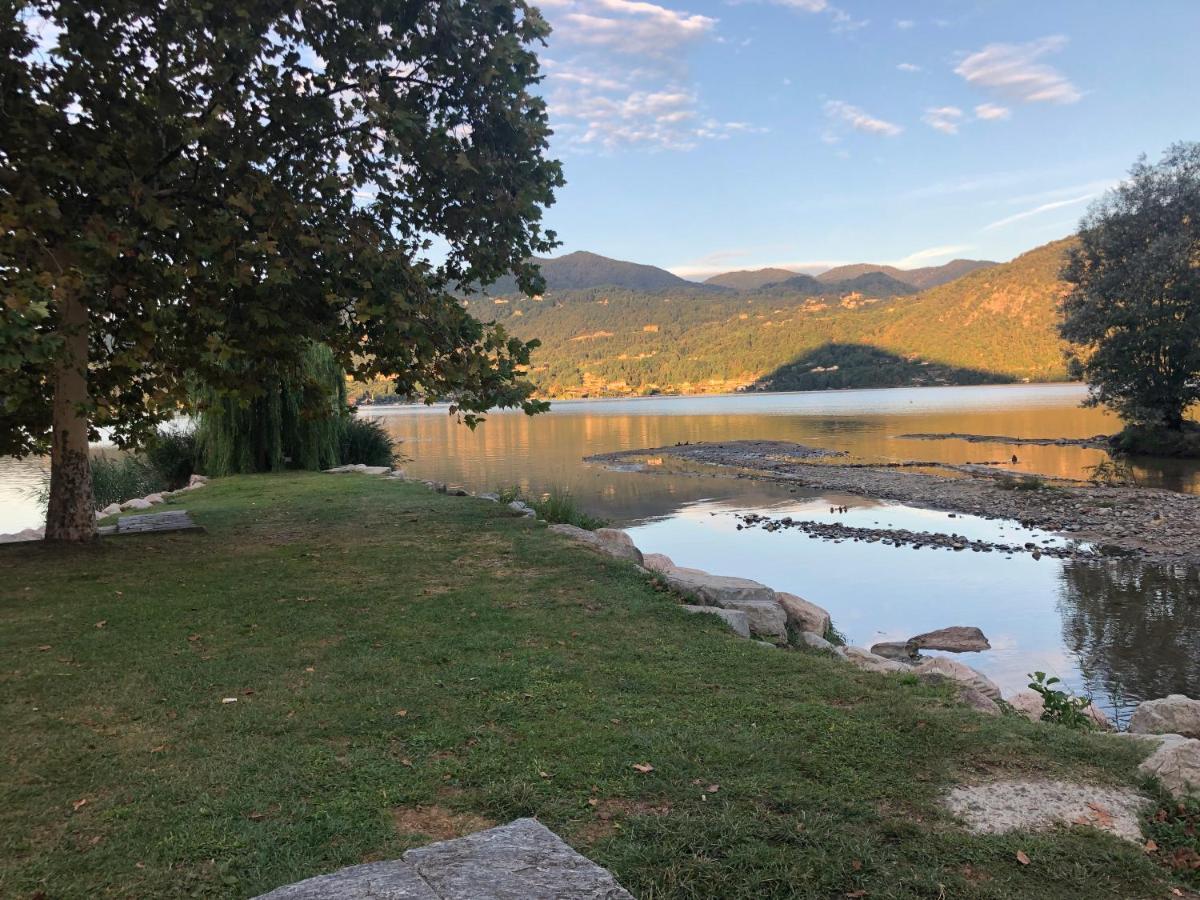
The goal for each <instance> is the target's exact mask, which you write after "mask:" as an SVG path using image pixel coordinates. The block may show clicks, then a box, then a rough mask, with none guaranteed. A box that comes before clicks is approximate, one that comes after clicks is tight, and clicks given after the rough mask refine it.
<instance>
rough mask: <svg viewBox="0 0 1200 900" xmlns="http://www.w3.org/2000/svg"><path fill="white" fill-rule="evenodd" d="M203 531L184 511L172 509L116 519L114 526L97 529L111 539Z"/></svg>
mask: <svg viewBox="0 0 1200 900" xmlns="http://www.w3.org/2000/svg"><path fill="white" fill-rule="evenodd" d="M203 530H204V529H203V528H202V527H201V526H199V525H197V524H196V523H195V522H193V521H192V517H191V516H190V515H188V511H187V510H186V509H172V510H167V511H166V512H157V513H148V514H146V515H144V516H125V517H124V518H123V519H118V520H117V523H116V524H115V525H107V526H105V527H103V528H100V529H99V532H100V534H101V535H104V536H108V537H113V536H119V535H126V534H151V533H154V534H157V533H159V532H166V531H203Z"/></svg>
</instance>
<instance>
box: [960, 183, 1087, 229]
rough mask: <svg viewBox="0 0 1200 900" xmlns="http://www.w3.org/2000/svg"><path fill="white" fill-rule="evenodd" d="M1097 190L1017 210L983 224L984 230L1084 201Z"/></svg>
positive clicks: (1001, 226)
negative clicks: (1020, 210) (1009, 214)
mask: <svg viewBox="0 0 1200 900" xmlns="http://www.w3.org/2000/svg"><path fill="white" fill-rule="evenodd" d="M1098 193H1099V191H1093V192H1092V193H1089V194H1083V195H1082V196H1080V197H1071V198H1070V199H1068V200H1055V201H1053V202H1052V203H1043V204H1041V205H1040V206H1035V207H1034V208H1033V209H1027V210H1025V211H1024V212H1019V213H1016V214H1014V215H1011V216H1006V217H1004V218H1003V219H999V220H997V221H995V222H992V223H991V224H990V225H985V226H983V230H984V231H991V230H993V229H995V228H1003V227H1004V226H1005V225H1011V224H1013V223H1014V222H1020V221H1021V220H1022V219H1029V218H1032V217H1033V216H1040V215H1041V214H1042V213H1046V212H1050V211H1051V210H1053V209H1062V208H1063V207H1064V206H1074V205H1075V204H1077V203H1085V202H1087V201H1088V200H1091V199H1092V198H1093V197H1095V196H1096V195H1097V194H1098Z"/></svg>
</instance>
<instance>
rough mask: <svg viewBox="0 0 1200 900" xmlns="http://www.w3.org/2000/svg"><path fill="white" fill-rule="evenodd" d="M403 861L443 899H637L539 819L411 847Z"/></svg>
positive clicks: (518, 820) (522, 820)
mask: <svg viewBox="0 0 1200 900" xmlns="http://www.w3.org/2000/svg"><path fill="white" fill-rule="evenodd" d="M404 861H405V862H406V863H408V864H409V865H410V866H412V867H413V869H415V870H416V872H417V874H419V875H420V876H421V878H423V879H424V880H425V882H426V883H427V884H428V885H429V886H430V887H431V888H432V889H433V891H434V895H435V896H437V897H441V898H444V900H476V898H484V897H486V898H489V900H633V895H632V894H630V893H629V892H628V891H626V890H625V889H624V888H623V887H621V885H619V884H617V880H616V879H615V878H613V877H612V875H611V874H610V873H609V872H608V870H606V869H603V868H601V867H600V866H598V865H596V864H595V863H594V862H592V861H591V860H590V859H587V858H586V857H584V856H581V855H579V854H578V853H576V852H575V851H574V850H572V849H571V848H570V847H569V846H568V845H567V844H566V843H565V842H564V841H563V840H562V839H561V838H560V837H559V836H558V835H556V834H555V833H554V832H553V831H551V830H550V829H549V828H547V827H546V826H544V825H542V824H541V823H540V822H538V821H537V820H535V819H517V820H516V821H515V822H510V823H509V824H507V825H501V826H500V827H498V828H489V829H488V830H487V831H480V832H477V833H476V834H471V835H467V836H466V837H463V838H458V839H457V840H453V841H442V842H441V843H437V844H430V845H429V846H428V847H421V848H418V849H416V850H409V851H408V852H407V853H405V854H404Z"/></svg>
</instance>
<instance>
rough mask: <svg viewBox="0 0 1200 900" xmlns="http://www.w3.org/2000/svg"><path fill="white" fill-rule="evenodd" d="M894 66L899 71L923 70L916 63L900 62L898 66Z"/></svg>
mask: <svg viewBox="0 0 1200 900" xmlns="http://www.w3.org/2000/svg"><path fill="white" fill-rule="evenodd" d="M896 68H897V69H899V70H900V71H901V72H922V71H924V70H923V69H922V68H921V67H920V66H918V65H917V64H916V63H900V64H899V65H898V66H896Z"/></svg>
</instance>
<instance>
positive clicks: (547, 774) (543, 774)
mask: <svg viewBox="0 0 1200 900" xmlns="http://www.w3.org/2000/svg"><path fill="white" fill-rule="evenodd" d="M538 775H540V776H541V777H542V778H553V777H554V776H553V775H551V774H550V773H549V772H540V771H539V772H538Z"/></svg>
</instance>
